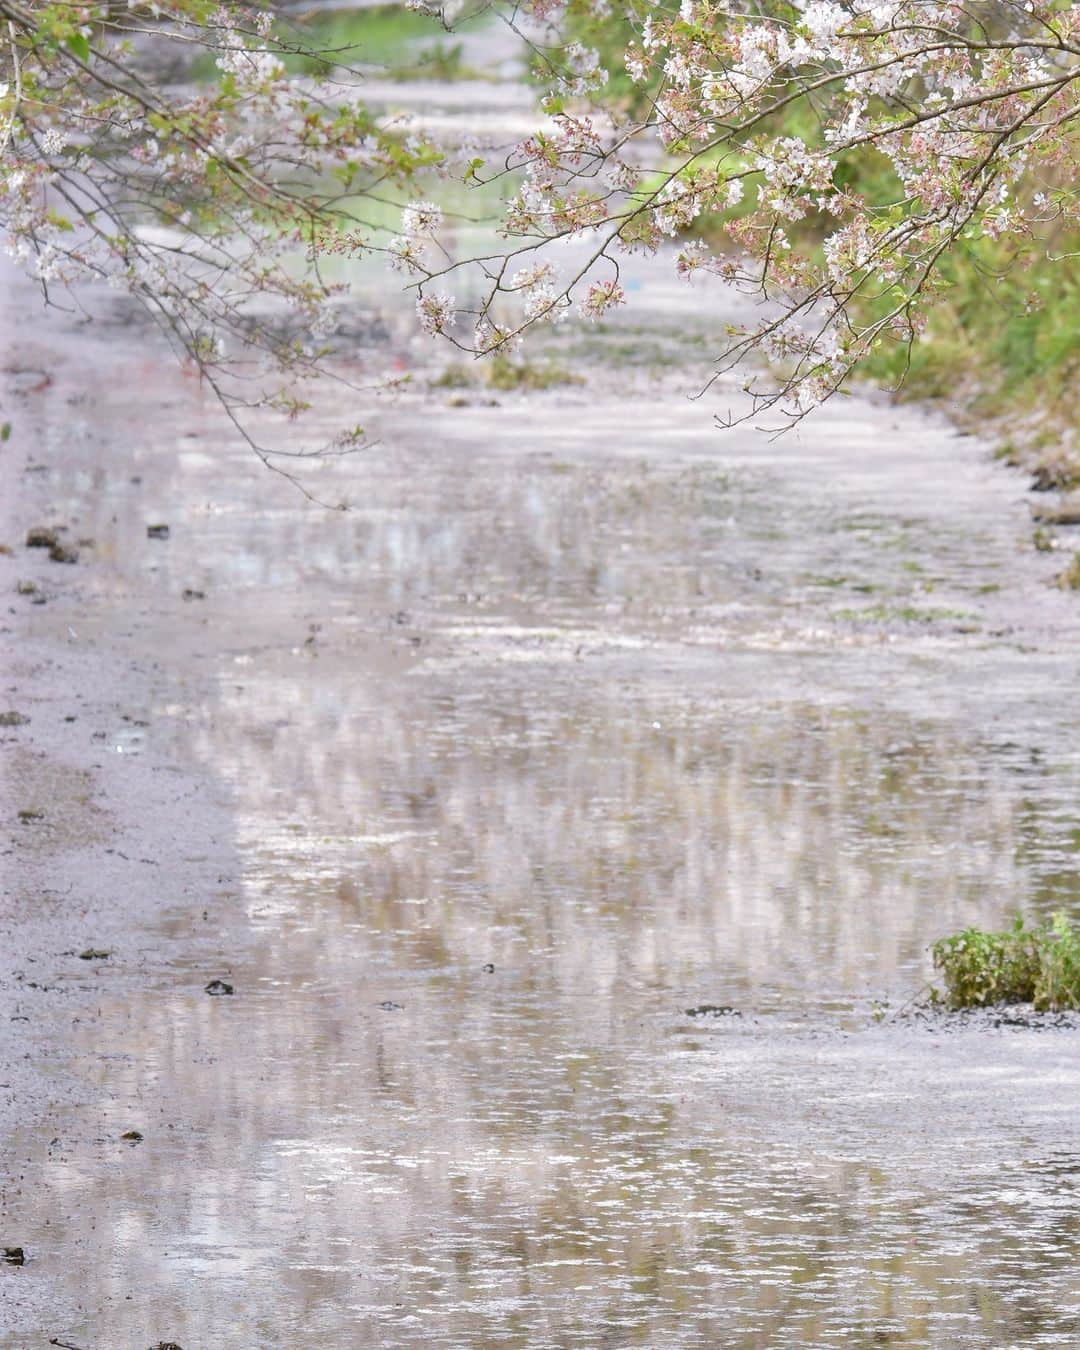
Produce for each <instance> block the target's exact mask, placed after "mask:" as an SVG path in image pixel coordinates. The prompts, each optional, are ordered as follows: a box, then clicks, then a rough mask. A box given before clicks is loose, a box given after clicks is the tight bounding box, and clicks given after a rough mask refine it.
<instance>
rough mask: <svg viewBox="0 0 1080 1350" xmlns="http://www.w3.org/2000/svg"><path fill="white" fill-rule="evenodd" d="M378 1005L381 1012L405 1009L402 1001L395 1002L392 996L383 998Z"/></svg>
mask: <svg viewBox="0 0 1080 1350" xmlns="http://www.w3.org/2000/svg"><path fill="white" fill-rule="evenodd" d="M379 1007H380V1008H381V1009H382V1010H383V1012H404V1011H405V1005H404V1004H403V1003H395V1002H394V1000H393V999H392V998H384V999H383V1001H382V1002H381V1003H380V1004H379Z"/></svg>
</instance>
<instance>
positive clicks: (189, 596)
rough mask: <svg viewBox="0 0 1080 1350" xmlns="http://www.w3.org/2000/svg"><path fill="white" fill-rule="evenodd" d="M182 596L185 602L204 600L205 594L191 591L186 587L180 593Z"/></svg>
mask: <svg viewBox="0 0 1080 1350" xmlns="http://www.w3.org/2000/svg"><path fill="white" fill-rule="evenodd" d="M182 595H183V597H184V599H185V600H205V599H206V592H205V591H196V590H193V589H192V588H191V587H190V586H188V587H187V589H186V590H184V591H183V592H182Z"/></svg>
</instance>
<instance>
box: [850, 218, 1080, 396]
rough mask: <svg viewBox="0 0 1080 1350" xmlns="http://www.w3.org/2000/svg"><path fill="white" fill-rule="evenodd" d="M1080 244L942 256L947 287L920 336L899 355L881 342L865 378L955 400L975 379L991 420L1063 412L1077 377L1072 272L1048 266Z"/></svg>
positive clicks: (976, 249)
mask: <svg viewBox="0 0 1080 1350" xmlns="http://www.w3.org/2000/svg"><path fill="white" fill-rule="evenodd" d="M1077 247H1080V241H1078V240H1075V239H1073V240H1070V239H1067V238H1066V239H1056V240H1053V241H1052V242H1051V244H1050V245H1049V247H1048V246H1046V245H1043V246H1038V245H1032V246H1031V247H1029V248H1027V249H1018V248H1017V246H1016V243H1015V242H1013V243H1011V244H1008V245H1006V244H1004V243H998V244H993V243H990V242H989V241H986V240H983V241H980V242H979V243H978V244H977V245H974V246H970V245H969V246H968V247H967V248H966V249H965V250H964V251H963V252H958V253H954V254H953V255H952V256H950V257H948V258H945V259H943V260H942V264H941V273H942V278H943V281H944V284H945V286H946V287H947V290H946V292H945V294H944V295H942V296H940V297H939V298H938V301H937V303H936V305H935V307H934V310H933V312H932V313H931V316H930V320H929V323H928V326H927V330H926V332H925V334H924V335H923V336H922V338H921V339H920V340H919V342H917V343H916V344H915V346H914V347H913V348H912V351H911V354H910V364H909V359H908V354H907V352H906V351H905V350H904V349H903V348H902V347H899V346H895V345H883V346H882V347H881V348H880V349H879V350H878V351H877V352H876V353H874V355H873V356H871V358H870V361H869V364H868V366H867V372H868V374H870V375H871V376H873V377H874V378H876V379H878V380H881V381H883V382H885V383H891V384H897V383H899V382H900V381H901V380H902V381H903V388H904V390H905V392H906V393H907V394H908V395H909V396H910V397H912V398H942V397H955V396H956V393H957V385H958V383H960V382H963V381H965V380H968V379H976V378H977V379H978V382H979V384H980V385H981V387H982V392H981V394H980V395H979V398H978V409H979V411H980V412H982V413H984V414H987V415H991V416H995V415H1001V414H1003V413H1007V412H1010V411H1014V410H1026V409H1029V408H1036V407H1037V408H1038V409H1039V410H1041V411H1044V412H1049V413H1051V414H1052V413H1053V412H1054V410H1055V408H1057V409H1059V410H1060V411H1062V412H1064V411H1065V409H1064V406H1063V405H1064V401H1065V400H1066V398H1067V396H1068V391H1069V390H1070V389H1072V388H1075V384H1076V381H1077V379H1078V378H1080V339H1078V336H1077V328H1076V315H1077V313H1078V312H1080V272H1077V271H1076V270H1075V269H1070V268H1068V267H1067V266H1063V265H1062V264H1061V263H1060V262H1051V261H1050V260H1049V258H1048V257H1047V253H1048V252H1050V253H1053V254H1055V255H1058V254H1062V253H1069V252H1071V251H1073V250H1075V249H1076V248H1077Z"/></svg>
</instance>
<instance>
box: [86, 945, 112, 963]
mask: <svg viewBox="0 0 1080 1350" xmlns="http://www.w3.org/2000/svg"><path fill="white" fill-rule="evenodd" d="M111 955H112V953H111V952H107V951H106V950H105V949H104V948H103V947H87V949H86V951H84V952H80V953H79V960H80V961H107V960H108V959H109V957H110V956H111Z"/></svg>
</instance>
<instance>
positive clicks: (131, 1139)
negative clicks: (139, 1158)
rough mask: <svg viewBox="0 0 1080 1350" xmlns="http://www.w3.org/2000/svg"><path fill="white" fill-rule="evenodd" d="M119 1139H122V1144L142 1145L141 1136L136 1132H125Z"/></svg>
mask: <svg viewBox="0 0 1080 1350" xmlns="http://www.w3.org/2000/svg"><path fill="white" fill-rule="evenodd" d="M120 1138H121V1139H123V1140H124V1142H125V1143H128V1144H141V1143H142V1134H141V1133H140V1132H139V1131H138V1130H125V1131H124V1133H123V1134H122V1135H121V1136H120Z"/></svg>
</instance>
